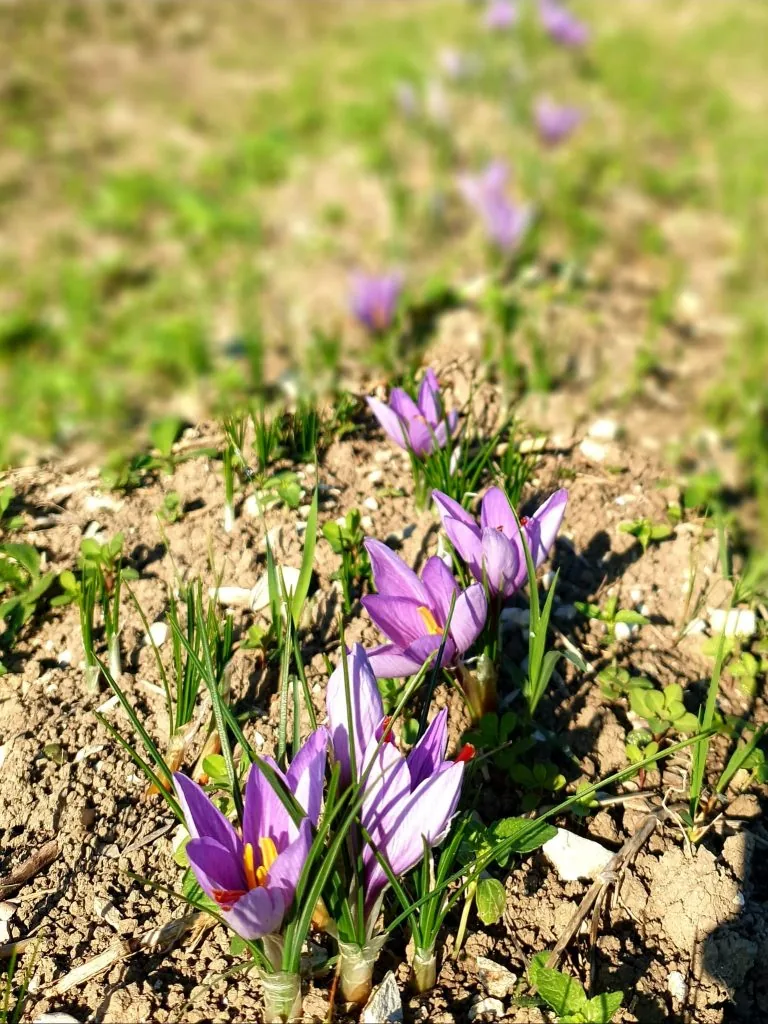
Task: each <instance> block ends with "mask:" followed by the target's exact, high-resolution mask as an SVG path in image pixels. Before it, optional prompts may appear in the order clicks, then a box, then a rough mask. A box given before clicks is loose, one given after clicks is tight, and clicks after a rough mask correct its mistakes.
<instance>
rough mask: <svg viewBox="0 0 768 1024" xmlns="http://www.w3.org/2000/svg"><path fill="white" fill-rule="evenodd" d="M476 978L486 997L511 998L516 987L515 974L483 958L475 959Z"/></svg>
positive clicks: (493, 961)
mask: <svg viewBox="0 0 768 1024" xmlns="http://www.w3.org/2000/svg"><path fill="white" fill-rule="evenodd" d="M477 976H478V978H479V979H480V984H481V985H482V986H483V988H484V989H485V991H486V992H487V993H488V995H489V996H496V997H497V998H498V999H504V998H505V997H506V996H511V995H512V993H513V992H514V991H515V986H516V985H517V975H516V974H513V973H512V971H510V970H508V969H507V968H506V967H503V966H502V965H501V964H497V963H496V961H495V960H489V959H488V958H487V957H485V956H479V957H478V958H477Z"/></svg>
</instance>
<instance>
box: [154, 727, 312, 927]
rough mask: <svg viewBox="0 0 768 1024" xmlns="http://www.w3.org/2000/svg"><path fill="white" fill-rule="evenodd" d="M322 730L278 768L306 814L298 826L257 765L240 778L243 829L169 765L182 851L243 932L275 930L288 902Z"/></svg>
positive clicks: (307, 829) (301, 855)
mask: <svg viewBox="0 0 768 1024" xmlns="http://www.w3.org/2000/svg"><path fill="white" fill-rule="evenodd" d="M327 747H328V732H327V730H326V729H318V730H317V731H316V732H314V733H312V735H311V736H310V737H309V738H308V739H307V741H306V743H305V744H304V746H303V747H302V748H301V750H300V751H299V752H298V754H297V755H296V757H295V758H294V759H293V761H292V762H291V766H290V768H289V769H288V772H287V773H286V774H285V775H283V773H282V772H281V771H280V769H279V768H278V767H277V765H276V764H275V762H274V761H272V759H271V758H266V757H265V758H264V759H263V760H264V761H266V762H267V763H268V764H270V766H271V768H272V770H273V771H274V772H275V773H276V774H277V775H278V776H279V777H280V779H281V781H282V782H283V783H284V785H285V787H286V789H287V790H289V791H290V792H291V793H293V795H294V796H295V797H296V799H297V801H298V803H299V805H300V806H301V807H302V808H303V809H304V811H305V812H306V814H307V817H306V818H304V819H303V821H302V822H301V825H299V826H297V825H296V824H295V822H294V821H293V819H292V818H291V816H290V815H289V814H288V811H287V810H286V809H285V806H284V804H283V802H282V800H281V799H280V797H279V796H278V795H277V793H276V792H275V791H274V789H273V788H272V786H270V784H269V783H268V782H267V780H266V778H265V777H264V775H263V774H262V773H261V772H260V771H259V768H258V766H257V765H252V766H251V769H250V772H249V775H248V781H247V782H246V786H245V801H244V808H243V830H242V836H240V835H238V833H237V832H236V831H235V828H234V826H233V825H232V824H231V822H230V821H229V820H228V819H227V818H226V817H225V816H224V815H223V814H222V813H221V811H220V810H219V809H218V807H216V806H215V804H214V803H213V802H212V801H211V799H210V798H209V797H208V796H207V795H206V794H205V792H204V791H203V789H202V788H201V787H200V786H198V784H197V783H196V782H193V781H192V780H191V779H189V778H187V776H186V775H182V774H181V773H180V772H176V773H175V774H174V776H173V778H174V782H175V784H176V794H177V796H178V798H179V803H180V804H181V809H182V811H183V812H184V818H185V820H186V824H187V829H188V830H189V834H190V836H191V839H190V840H189V842H188V843H187V845H186V853H187V857H188V859H189V863H190V866H191V868H192V871H193V872H194V874H195V877H196V878H197V881H198V882H199V883H200V886H201V888H202V889H203V891H204V892H205V893H206V894H207V895H208V896H210V898H211V899H212V900H213V901H214V902H215V903H216V905H217V907H218V908H219V911H220V913H221V916H222V917H223V918H224V920H225V921H226V922H227V924H228V925H229V926H230V928H232V929H233V931H235V932H237V933H238V935H240V936H242V937H243V938H244V939H259V938H262V937H263V936H264V935H272V934H274V933H275V932H277V931H278V930H279V928H280V925H281V924H282V921H283V917H284V916H285V913H286V911H287V910H288V908H289V907H290V905H291V903H292V902H293V898H294V895H295V893H296V885H297V884H298V881H299V877H300V875H301V872H302V869H303V867H304V862H305V861H306V859H307V854H308V853H309V848H310V846H311V845H312V826H313V825H314V824H317V820H318V817H319V815H320V807H321V803H322V796H323V779H324V776H325V761H326V752H327Z"/></svg>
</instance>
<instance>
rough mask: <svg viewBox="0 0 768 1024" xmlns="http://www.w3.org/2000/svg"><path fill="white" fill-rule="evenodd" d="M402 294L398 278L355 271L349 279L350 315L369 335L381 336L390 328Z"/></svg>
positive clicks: (399, 278) (398, 276) (401, 285)
mask: <svg viewBox="0 0 768 1024" xmlns="http://www.w3.org/2000/svg"><path fill="white" fill-rule="evenodd" d="M402 290H403V278H402V275H401V274H366V273H363V271H359V272H358V273H356V274H355V275H354V277H353V279H352V297H351V303H350V305H351V309H352V313H353V315H354V316H355V317H356V319H357V320H358V321H359V322H360V323H361V324H362V325H363V326H364V327H366V328H367V329H368V330H369V331H371V332H372V333H373V334H381V333H383V332H384V331H386V330H387V329H388V328H389V327H391V326H392V321H393V320H394V319H395V313H396V312H397V306H398V303H399V301H400V295H401V293H402Z"/></svg>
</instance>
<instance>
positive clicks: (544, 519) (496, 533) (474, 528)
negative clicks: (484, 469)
mask: <svg viewBox="0 0 768 1024" xmlns="http://www.w3.org/2000/svg"><path fill="white" fill-rule="evenodd" d="M432 497H433V498H434V499H435V503H436V504H437V508H438V512H439V513H440V517H441V519H442V520H443V526H444V527H445V532H446V533H447V534H448V537H449V539H450V541H451V543H452V544H453V546H454V548H455V549H456V551H457V553H458V555H459V556H460V557H461V558H462V559H463V560H464V561H465V562H466V563H467V565H468V566H469V569H470V571H471V573H472V575H473V576H474V577H475V579H476V580H483V579H485V580H487V582H488V590H489V591H490V593H491V594H501V595H503V596H504V597H511V595H512V594H514V593H515V591H516V590H519V588H520V587H521V586H522V585H523V583H524V582H525V580H526V578H527V575H528V571H527V568H526V562H525V552H524V550H523V544H522V540H521V537H520V527H519V526H518V525H517V520H516V519H515V516H514V513H513V512H512V508H511V507H510V504H509V501H508V500H507V496H506V495H505V494H504V492H503V491H502V490H500V488H498V487H492V488H491V489H490V490H489V491H488V493H487V494H486V496H485V497H484V498H483V503H482V506H481V509H480V524H479V525H478V523H477V522H476V521H475V520H474V518H473V517H472V516H471V515H470V514H469V513H468V512H467V511H465V509H463V508H462V507H461V505H459V503H458V502H457V501H454V500H453V499H452V498H449V497H448V495H447V494H443V493H442V492H441V491H433V492H432ZM567 500H568V492H567V491H565V490H560V491H555V493H554V494H553V495H552V496H551V497H550V498H548V499H547V501H545V502H544V504H543V505H541V506H540V507H539V508H538V509H537V510H536V511H535V512H534V514H533V515H532V516H531V517H530V519H528V518H525V517H523V518H522V519H521V520H520V526H522V528H523V530H524V531H525V540H526V543H527V544H528V548H529V550H530V552H531V558H532V559H533V564H534V565H535V566H536V568H538V567H539V566H540V565H541V564H542V562H544V561H545V559H546V558H547V556H548V554H549V552H550V550H551V549H552V546H553V545H554V543H555V537H556V536H557V531H558V530H559V528H560V523H561V522H562V520H563V515H564V514H565V505H566V502H567Z"/></svg>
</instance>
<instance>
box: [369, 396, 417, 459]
mask: <svg viewBox="0 0 768 1024" xmlns="http://www.w3.org/2000/svg"><path fill="white" fill-rule="evenodd" d="M366 402H367V403H368V408H369V409H370V410H371V412H372V413H373V415H374V416H375V417H376V419H377V420H378V421H379V424H380V426H381V428H382V429H383V431H384V433H385V434H386V435H387V437H388V438H389V439H390V441H394V442H395V444H396V445H399V446H400V447H401V448H403V449H407V447H408V440H407V439H408V431H407V430H406V429H405V427H404V425H403V421H402V420H401V419H400V417H399V416H398V415H397V413H396V412H394V411H393V410H392V409H390V407H389V406H388V405H385V404H384V402H380V401H379V400H378V398H371V397H370V396H369V397H368V398H366Z"/></svg>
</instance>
